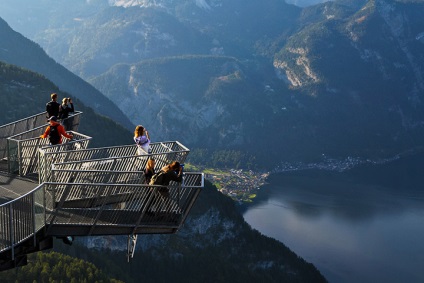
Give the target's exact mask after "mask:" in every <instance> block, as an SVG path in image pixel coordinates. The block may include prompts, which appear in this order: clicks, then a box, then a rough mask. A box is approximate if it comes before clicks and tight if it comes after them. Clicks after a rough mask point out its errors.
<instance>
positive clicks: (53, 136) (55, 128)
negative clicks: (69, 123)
mask: <svg viewBox="0 0 424 283" xmlns="http://www.w3.org/2000/svg"><path fill="white" fill-rule="evenodd" d="M49 122H50V125H49V126H47V128H46V131H45V132H44V134H42V135H41V136H40V138H41V139H45V138H47V137H49V140H50V144H51V145H56V144H61V143H62V136H64V137H65V138H68V139H72V138H73V136H72V134H69V135H68V134H67V133H66V131H65V128H64V127H63V126H62V125H61V124H60V123H58V122H57V117H56V116H51V117H50V118H49Z"/></svg>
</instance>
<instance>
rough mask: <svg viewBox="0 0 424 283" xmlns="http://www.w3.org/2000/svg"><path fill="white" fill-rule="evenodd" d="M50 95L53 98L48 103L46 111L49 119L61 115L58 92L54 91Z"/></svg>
mask: <svg viewBox="0 0 424 283" xmlns="http://www.w3.org/2000/svg"><path fill="white" fill-rule="evenodd" d="M50 97H51V99H52V100H51V101H49V102H47V103H46V112H47V118H48V119H49V118H50V117H52V116H55V117H58V116H59V106H60V104H59V103H58V102H57V93H52V94H51V95H50Z"/></svg>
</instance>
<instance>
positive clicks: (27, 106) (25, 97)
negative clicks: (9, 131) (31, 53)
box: [0, 61, 133, 147]
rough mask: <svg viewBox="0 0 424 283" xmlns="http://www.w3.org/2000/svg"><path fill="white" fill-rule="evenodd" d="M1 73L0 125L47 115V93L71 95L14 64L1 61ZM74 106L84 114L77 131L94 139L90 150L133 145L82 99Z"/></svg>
mask: <svg viewBox="0 0 424 283" xmlns="http://www.w3.org/2000/svg"><path fill="white" fill-rule="evenodd" d="M0 74H1V75H0V112H1V113H3V115H1V116H0V125H4V124H7V123H11V122H13V121H16V120H19V119H23V118H25V117H29V116H32V115H35V114H38V113H41V112H44V111H45V110H46V108H45V103H46V101H45V100H46V93H49V92H56V93H57V94H58V96H59V97H68V96H69V93H66V92H63V91H61V90H59V88H58V87H57V86H56V85H55V84H53V83H52V82H51V81H49V80H48V79H46V78H45V77H44V76H42V75H40V74H37V73H34V72H31V71H29V70H27V69H23V68H20V67H18V66H15V65H10V64H6V63H4V62H1V61H0ZM74 104H75V105H76V107H77V109H76V110H78V111H82V112H83V114H82V117H81V123H80V126H79V128H78V131H79V132H80V133H82V134H86V135H88V136H91V137H93V139H92V140H91V141H90V147H102V146H114V145H122V144H132V143H133V140H132V132H130V131H128V130H127V129H126V128H124V127H123V126H121V125H120V124H117V123H116V122H115V121H113V120H111V119H110V118H107V117H105V116H102V115H99V114H97V113H96V112H95V111H93V109H91V108H90V107H87V106H85V105H84V104H83V102H82V101H81V100H79V99H75V100H74ZM46 124H47V122H46ZM104 129H108V130H107V131H105V130H104ZM111 133H113V134H111Z"/></svg>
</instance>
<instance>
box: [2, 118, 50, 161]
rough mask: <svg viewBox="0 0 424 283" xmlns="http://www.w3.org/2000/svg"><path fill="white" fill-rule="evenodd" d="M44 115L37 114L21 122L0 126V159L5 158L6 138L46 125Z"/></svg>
mask: <svg viewBox="0 0 424 283" xmlns="http://www.w3.org/2000/svg"><path fill="white" fill-rule="evenodd" d="M46 121H47V119H46V113H45V112H43V113H39V114H36V115H34V116H30V117H27V118H25V119H22V120H18V121H15V122H13V123H9V124H6V125H3V126H0V158H2V159H3V158H5V157H6V156H7V142H6V139H7V138H8V137H11V136H14V135H16V134H18V133H22V132H26V131H28V130H30V129H33V128H37V127H40V126H42V125H46Z"/></svg>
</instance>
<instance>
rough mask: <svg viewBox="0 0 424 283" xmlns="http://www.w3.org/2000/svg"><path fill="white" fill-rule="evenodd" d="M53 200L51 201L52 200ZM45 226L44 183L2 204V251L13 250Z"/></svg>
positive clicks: (0, 224) (0, 227)
mask: <svg viewBox="0 0 424 283" xmlns="http://www.w3.org/2000/svg"><path fill="white" fill-rule="evenodd" d="M50 202H51V201H50ZM44 226H45V198H44V190H43V185H39V186H38V187H36V188H35V189H34V190H32V191H31V192H29V193H27V194H25V195H23V196H21V197H19V198H17V199H14V200H12V201H10V202H8V203H5V204H3V205H1V206H0V252H3V251H5V250H9V249H11V250H12V258H13V257H14V248H15V247H16V246H18V245H19V244H20V243H22V242H24V241H26V240H27V239H29V238H31V237H34V246H35V245H36V239H35V237H36V233H37V232H38V231H39V230H41V229H42V228H43V227H44Z"/></svg>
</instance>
